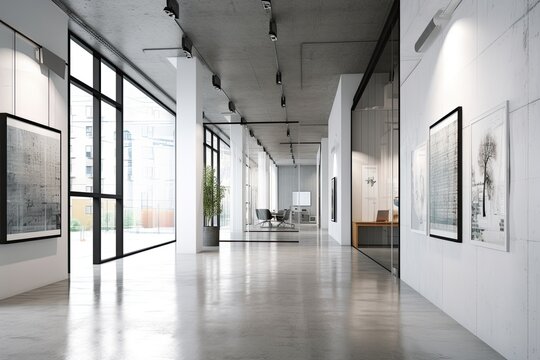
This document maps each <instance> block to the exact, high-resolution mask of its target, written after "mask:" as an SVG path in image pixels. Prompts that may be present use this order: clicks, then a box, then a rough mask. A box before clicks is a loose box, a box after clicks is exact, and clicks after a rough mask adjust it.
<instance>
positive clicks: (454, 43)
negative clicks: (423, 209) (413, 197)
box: [400, 0, 540, 359]
mask: <svg viewBox="0 0 540 360" xmlns="http://www.w3.org/2000/svg"><path fill="white" fill-rule="evenodd" d="M447 4H448V0H433V1H423V0H403V1H401V23H400V26H401V66H402V74H401V154H402V156H401V168H402V172H401V185H402V189H403V190H402V204H403V205H404V206H403V207H402V209H401V218H402V219H403V220H402V228H401V277H402V279H403V280H404V281H405V282H407V283H408V284H409V285H411V286H412V287H413V288H415V289H416V290H418V291H419V292H420V293H421V294H423V295H424V296H425V297H426V298H427V299H429V300H430V301H432V302H433V303H434V304H435V305H437V306H439V307H440V308H441V309H442V310H444V311H445V312H446V313H448V314H449V315H450V316H452V317H453V318H454V319H456V320H457V321H458V322H459V323H461V324H462V325H463V326H465V327H466V328H467V329H469V330H470V331H471V332H473V333H474V334H476V335H477V336H478V337H480V338H481V339H482V340H483V341H485V342H486V343H487V344H489V345H490V346H492V347H493V348H494V349H495V350H497V351H498V352H500V353H501V354H502V355H503V356H505V357H507V358H509V359H540V324H539V321H540V265H539V264H540V5H538V4H539V1H538V0H463V1H462V3H461V5H460V6H459V7H458V8H457V10H456V12H455V13H454V15H453V17H452V20H451V22H450V23H449V24H447V25H446V26H445V28H444V29H443V30H442V31H441V33H439V34H438V36H437V37H436V38H435V40H434V41H433V42H432V43H431V44H430V45H429V46H428V47H427V49H426V50H425V51H424V52H423V53H421V54H417V53H415V52H414V43H415V41H416V39H418V37H419V35H420V33H421V32H422V31H423V29H424V27H425V26H426V25H427V23H428V22H429V20H430V19H431V17H433V15H434V13H435V11H436V10H437V9H438V8H444V7H445V6H446V5H447ZM504 101H508V105H509V111H510V114H509V127H510V147H511V149H510V172H511V183H510V202H509V209H510V210H509V215H510V221H509V231H510V251H509V252H501V251H497V250H491V249H487V248H482V247H477V246H475V245H474V244H472V243H471V241H470V240H469V239H470V230H469V226H470V222H469V221H468V219H469V215H470V209H469V205H468V204H469V202H470V199H469V195H468V193H469V191H468V189H469V187H468V186H467V184H468V182H469V177H470V175H469V174H468V171H467V169H469V168H470V158H469V157H470V150H469V145H468V144H470V132H469V124H470V122H471V120H474V119H475V118H477V117H478V116H480V115H481V114H483V113H485V112H486V111H489V110H490V109H492V108H494V107H496V106H497V105H500V104H502V103H503V102H504ZM456 106H463V116H464V118H463V127H464V128H463V143H464V148H463V169H464V172H463V174H464V177H463V184H464V187H463V219H464V229H463V239H464V240H463V243H461V244H456V243H451V242H446V241H442V240H438V239H434V238H429V237H428V236H425V235H421V234H417V233H413V232H411V231H410V221H409V217H410V210H409V208H410V206H409V204H410V166H411V156H410V153H411V151H412V150H413V149H414V148H416V146H417V145H418V144H420V143H421V142H424V141H426V140H427V136H428V129H429V126H430V125H431V124H432V123H434V122H435V121H436V120H437V119H439V118H440V117H442V116H443V115H445V114H447V113H448V112H449V111H451V110H452V109H454V108H455V107H456ZM418 129H424V130H423V131H418Z"/></svg>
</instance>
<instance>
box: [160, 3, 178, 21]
mask: <svg viewBox="0 0 540 360" xmlns="http://www.w3.org/2000/svg"><path fill="white" fill-rule="evenodd" d="M179 9H180V7H179V6H178V0H167V5H166V6H165V7H164V8H163V11H165V14H167V15H168V16H169V17H171V18H174V19H178V12H179Z"/></svg>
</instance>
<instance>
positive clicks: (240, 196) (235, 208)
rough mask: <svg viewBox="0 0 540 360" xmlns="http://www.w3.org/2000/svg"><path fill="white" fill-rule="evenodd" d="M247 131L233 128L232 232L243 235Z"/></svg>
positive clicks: (241, 128)
mask: <svg viewBox="0 0 540 360" xmlns="http://www.w3.org/2000/svg"><path fill="white" fill-rule="evenodd" d="M244 144H245V129H244V127H243V126H239V125H234V126H231V232H233V233H241V232H243V231H244V225H245V221H246V220H245V219H246V217H245V213H244V211H245V189H244V187H245V185H246V171H245V167H246V163H245V159H246V157H245V154H244Z"/></svg>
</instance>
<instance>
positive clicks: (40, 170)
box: [0, 113, 62, 244]
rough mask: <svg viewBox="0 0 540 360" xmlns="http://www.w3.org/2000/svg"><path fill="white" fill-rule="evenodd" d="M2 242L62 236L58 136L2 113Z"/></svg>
mask: <svg viewBox="0 0 540 360" xmlns="http://www.w3.org/2000/svg"><path fill="white" fill-rule="evenodd" d="M0 139H2V140H1V141H0V143H1V144H3V145H2V146H3V147H4V148H3V151H2V155H1V156H0V207H1V208H2V211H1V214H2V216H0V243H2V244H9V243H16V242H21V241H30V240H39V239H46V238H52V237H58V236H61V223H62V212H61V208H62V207H61V188H62V184H61V166H62V163H61V132H60V131H59V130H56V129H53V128H50V127H48V126H44V125H42V124H38V123H35V122H32V121H30V120H26V119H23V118H20V117H18V116H14V115H11V114H7V113H2V114H0Z"/></svg>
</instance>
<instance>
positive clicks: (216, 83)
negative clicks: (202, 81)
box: [212, 75, 221, 90]
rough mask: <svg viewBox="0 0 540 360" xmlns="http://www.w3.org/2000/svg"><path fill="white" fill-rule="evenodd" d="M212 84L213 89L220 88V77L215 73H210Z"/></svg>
mask: <svg viewBox="0 0 540 360" xmlns="http://www.w3.org/2000/svg"><path fill="white" fill-rule="evenodd" d="M212 85H213V86H214V89H216V90H221V79H220V78H219V76H217V75H212Z"/></svg>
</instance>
